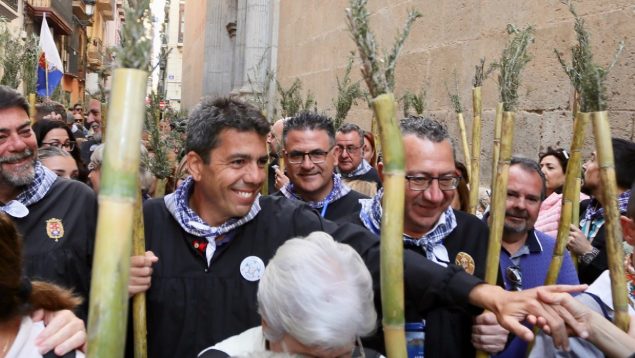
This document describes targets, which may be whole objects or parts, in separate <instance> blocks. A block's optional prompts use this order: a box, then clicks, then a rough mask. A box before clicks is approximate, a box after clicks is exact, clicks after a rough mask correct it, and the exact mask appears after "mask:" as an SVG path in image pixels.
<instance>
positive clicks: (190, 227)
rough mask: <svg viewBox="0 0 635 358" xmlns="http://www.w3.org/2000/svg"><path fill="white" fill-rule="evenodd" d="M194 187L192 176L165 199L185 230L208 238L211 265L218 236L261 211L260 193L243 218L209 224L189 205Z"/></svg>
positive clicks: (206, 254)
mask: <svg viewBox="0 0 635 358" xmlns="http://www.w3.org/2000/svg"><path fill="white" fill-rule="evenodd" d="M193 189H194V180H193V179H192V177H191V176H190V177H188V178H187V179H185V181H184V182H183V183H182V184H181V185H180V186H179V187H178V188H177V189H176V191H175V192H174V193H172V194H168V195H166V196H165V197H164V198H163V200H164V201H165V206H166V207H167V209H168V211H169V212H170V214H172V216H173V217H174V219H175V220H176V222H177V223H179V225H180V226H181V228H183V230H185V232H187V233H188V234H191V235H194V236H198V237H204V238H205V239H206V240H207V242H208V245H207V247H206V249H205V257H206V258H207V265H208V266H209V264H210V262H211V260H212V257H213V256H214V252H215V251H216V238H217V237H219V236H221V235H225V234H227V233H228V232H230V231H232V230H234V229H236V228H238V227H240V226H241V225H244V224H245V223H247V222H249V221H250V220H252V219H253V218H255V217H256V215H257V214H258V212H259V211H260V202H259V199H260V194H258V197H256V200H255V201H254V203H253V205H252V206H251V209H250V210H249V212H248V213H247V215H245V216H243V217H242V218H232V219H229V220H227V221H226V222H224V223H223V224H222V225H220V226H209V225H208V224H207V223H206V222H205V221H203V219H201V217H200V216H198V214H196V213H195V212H194V210H192V208H190V207H189V204H188V202H189V198H190V194H191V193H192V190H193Z"/></svg>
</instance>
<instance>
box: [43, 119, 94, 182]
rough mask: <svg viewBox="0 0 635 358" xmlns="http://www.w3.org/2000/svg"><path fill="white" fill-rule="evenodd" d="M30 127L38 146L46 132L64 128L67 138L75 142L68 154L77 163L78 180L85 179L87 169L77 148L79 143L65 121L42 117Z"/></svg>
mask: <svg viewBox="0 0 635 358" xmlns="http://www.w3.org/2000/svg"><path fill="white" fill-rule="evenodd" d="M32 128H33V132H34V133H35V139H36V140H37V146H38V147H41V146H42V141H43V140H44V137H46V134H47V133H48V132H50V131H52V130H53V129H57V128H60V129H63V130H65V131H66V133H67V134H68V140H70V141H73V142H75V148H73V150H71V151H70V154H71V156H72V157H73V159H75V162H76V163H77V169H78V171H79V176H78V180H79V181H85V180H86V178H87V176H88V170H87V169H86V164H84V162H83V161H82V157H81V153H80V150H79V143H77V141H76V139H75V135H74V134H73V131H71V129H70V128H69V127H68V126H67V125H66V124H65V123H63V122H60V121H55V120H49V119H42V120H39V121H37V122H35V123H34V124H33V127H32Z"/></svg>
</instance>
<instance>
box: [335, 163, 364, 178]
mask: <svg viewBox="0 0 635 358" xmlns="http://www.w3.org/2000/svg"><path fill="white" fill-rule="evenodd" d="M371 169H373V167H372V166H371V165H370V164H369V163H368V162H367V161H366V159H362V162H361V163H359V165H358V166H357V168H355V169H354V170H353V171H351V172H350V173H342V172H341V171H339V169H338V172H339V173H340V174H341V175H342V176H343V177H344V178H352V177H356V176H358V175H364V174H366V173H368V172H369V171H370V170H371Z"/></svg>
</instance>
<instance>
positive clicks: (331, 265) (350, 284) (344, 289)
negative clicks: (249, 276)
mask: <svg viewBox="0 0 635 358" xmlns="http://www.w3.org/2000/svg"><path fill="white" fill-rule="evenodd" d="M258 307H259V312H260V315H261V316H262V318H263V319H264V320H265V321H266V322H267V326H266V329H265V327H263V333H264V335H265V337H266V338H267V339H268V340H269V341H272V342H277V341H279V340H280V339H282V337H283V336H284V334H285V333H286V334H288V335H290V336H292V337H293V338H295V339H296V340H298V341H300V342H301V343H303V344H305V345H308V346H314V347H319V348H324V349H329V348H339V347H343V346H346V345H349V344H351V343H352V342H354V341H355V339H356V338H358V337H362V336H366V335H368V334H370V333H372V332H373V330H374V329H375V325H376V320H377V313H376V312H375V306H374V304H373V284H372V279H371V276H370V273H369V272H368V269H367V268H366V266H365V265H364V262H363V261H362V259H361V257H360V256H359V254H357V252H355V250H354V249H353V248H352V247H350V246H348V245H346V244H341V243H337V242H335V241H334V240H333V238H332V237H331V236H330V235H329V234H326V233H324V232H319V231H318V232H314V233H311V234H310V235H309V236H307V237H306V238H305V239H301V238H295V239H290V240H288V241H286V242H285V243H284V244H283V245H282V246H280V248H278V251H277V252H276V255H275V256H274V257H273V258H272V259H271V260H270V261H269V264H268V265H267V268H266V270H265V273H264V275H263V277H262V279H261V280H260V285H259V287H258Z"/></svg>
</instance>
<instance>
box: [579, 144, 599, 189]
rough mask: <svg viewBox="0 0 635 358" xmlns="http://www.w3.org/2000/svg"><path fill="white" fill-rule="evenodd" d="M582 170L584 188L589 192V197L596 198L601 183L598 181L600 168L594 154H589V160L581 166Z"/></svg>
mask: <svg viewBox="0 0 635 358" xmlns="http://www.w3.org/2000/svg"><path fill="white" fill-rule="evenodd" d="M582 169H584V188H585V189H587V190H589V192H590V193H591V195H593V196H595V197H598V194H599V192H600V189H601V186H602V183H601V181H600V166H599V165H598V160H597V156H596V154H595V152H593V153H591V156H590V157H589V159H587V161H586V162H584V164H583V165H582Z"/></svg>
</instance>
